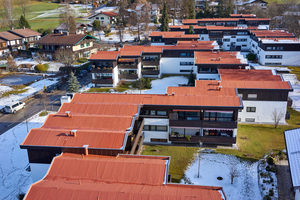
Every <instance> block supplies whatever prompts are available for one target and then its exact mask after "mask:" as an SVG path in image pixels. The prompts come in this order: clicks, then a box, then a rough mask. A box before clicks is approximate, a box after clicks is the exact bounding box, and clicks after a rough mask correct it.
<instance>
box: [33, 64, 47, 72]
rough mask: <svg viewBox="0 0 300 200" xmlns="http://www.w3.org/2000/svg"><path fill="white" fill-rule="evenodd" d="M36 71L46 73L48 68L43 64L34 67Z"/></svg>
mask: <svg viewBox="0 0 300 200" xmlns="http://www.w3.org/2000/svg"><path fill="white" fill-rule="evenodd" d="M34 69H35V70H37V71H40V72H44V71H46V68H45V66H44V65H41V64H37V65H36V66H35V67H34Z"/></svg>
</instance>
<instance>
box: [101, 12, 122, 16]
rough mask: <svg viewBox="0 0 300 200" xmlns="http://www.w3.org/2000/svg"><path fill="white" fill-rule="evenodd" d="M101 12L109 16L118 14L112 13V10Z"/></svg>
mask: <svg viewBox="0 0 300 200" xmlns="http://www.w3.org/2000/svg"><path fill="white" fill-rule="evenodd" d="M101 13H102V14H104V15H107V16H109V17H113V16H117V15H118V14H117V13H114V12H101Z"/></svg>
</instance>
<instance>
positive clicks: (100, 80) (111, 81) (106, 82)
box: [92, 79, 114, 84]
mask: <svg viewBox="0 0 300 200" xmlns="http://www.w3.org/2000/svg"><path fill="white" fill-rule="evenodd" d="M92 83H94V84H113V83H114V81H113V79H92Z"/></svg>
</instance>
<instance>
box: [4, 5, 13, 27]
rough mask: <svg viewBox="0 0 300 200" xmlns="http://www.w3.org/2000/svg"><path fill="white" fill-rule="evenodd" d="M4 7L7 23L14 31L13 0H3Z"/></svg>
mask: <svg viewBox="0 0 300 200" xmlns="http://www.w3.org/2000/svg"><path fill="white" fill-rule="evenodd" d="M3 6H4V14H5V21H6V23H7V25H8V26H9V27H10V28H11V29H12V28H13V27H14V26H13V8H14V5H13V0H3Z"/></svg>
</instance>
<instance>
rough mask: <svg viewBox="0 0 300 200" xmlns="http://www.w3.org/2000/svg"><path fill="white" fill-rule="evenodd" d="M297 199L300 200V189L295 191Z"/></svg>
mask: <svg viewBox="0 0 300 200" xmlns="http://www.w3.org/2000/svg"><path fill="white" fill-rule="evenodd" d="M295 200H300V189H298V190H296V191H295Z"/></svg>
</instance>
